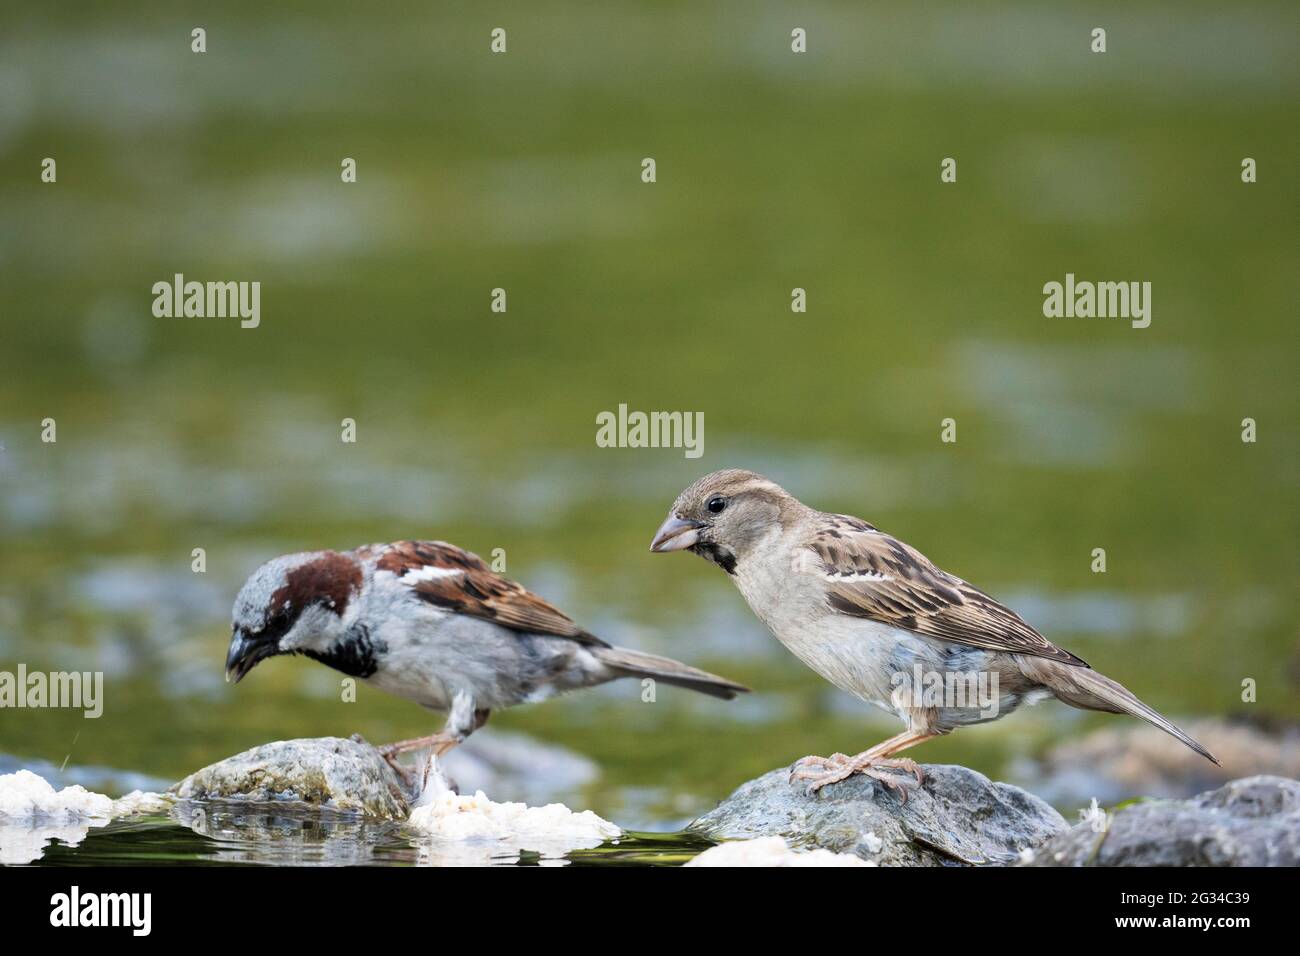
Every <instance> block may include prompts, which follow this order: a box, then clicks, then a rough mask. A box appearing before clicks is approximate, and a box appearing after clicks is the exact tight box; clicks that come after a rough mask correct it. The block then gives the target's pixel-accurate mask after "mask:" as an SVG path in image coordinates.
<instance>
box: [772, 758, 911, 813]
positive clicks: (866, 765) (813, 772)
mask: <svg viewBox="0 0 1300 956" xmlns="http://www.w3.org/2000/svg"><path fill="white" fill-rule="evenodd" d="M815 768H816V769H815ZM895 770H902V771H905V772H906V773H908V774H910V775H911V776H912V777H914V778H915V783H913V782H912V780H910V779H908V778H907V777H902V778H900V777H899V775H898V774H896V773H894V772H892V771H895ZM855 773H860V774H862V775H863V776H865V777H870V778H872V779H873V780H879V781H880V782H881V783H882V784H884V785H885V786H886V787H887V788H888V789H890V790H894V791H897V792H898V794H899V795H900V796H901V797H902V799H903V802H904V803H906V802H907V796H908V792H909V791H911V790H914V789H916V788H917V787H919V786H921V785H922V784H923V783H924V782H925V771H924V770H922V769H921V766H920V764H918V763H917V762H916V761H915V760H911V759H909V758H907V757H895V758H888V757H866V756H863V755H859V756H857V757H847V756H845V755H844V754H839V753H837V754H833V755H831V756H830V757H804V758H803V759H802V760H798V761H796V762H795V764H794V766H793V767H792V768H791V769H790V782H791V783H794V782H795V781H796V780H808V781H810V782H809V784H808V795H809V796H811V795H813V794H815V793H816V792H817V791H818V790H821V789H822V788H823V787H828V786H830V785H831V784H833V783H839V782H840V781H841V780H847V779H848V778H849V777H851V776H853V775H854V774H855Z"/></svg>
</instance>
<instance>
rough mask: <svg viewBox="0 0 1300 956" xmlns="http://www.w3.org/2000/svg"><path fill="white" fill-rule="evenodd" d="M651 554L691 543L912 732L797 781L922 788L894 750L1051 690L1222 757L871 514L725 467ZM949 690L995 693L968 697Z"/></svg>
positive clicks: (801, 765) (821, 765)
mask: <svg viewBox="0 0 1300 956" xmlns="http://www.w3.org/2000/svg"><path fill="white" fill-rule="evenodd" d="M650 550H651V551H682V550H689V551H693V552H694V553H695V554H698V555H700V556H701V557H704V558H707V559H709V560H710V561H712V562H713V563H715V564H717V565H718V566H719V567H721V568H722V569H723V570H724V571H726V572H727V574H728V575H729V576H730V578H731V580H732V581H733V582H735V584H736V586H737V587H738V588H739V589H740V593H741V594H742V595H743V596H744V598H745V600H746V602H748V604H749V606H750V608H751V609H752V610H753V612H754V613H755V614H756V615H758V617H759V619H760V620H761V621H762V622H763V623H764V624H766V625H767V626H768V628H769V629H770V630H771V631H772V633H773V634H774V635H775V636H776V638H777V639H778V640H779V641H780V642H781V643H782V644H784V645H785V646H786V647H787V648H789V649H790V651H791V652H793V653H794V655H795V656H796V657H798V658H799V659H800V660H801V661H803V662H804V663H805V664H807V665H808V666H809V667H811V668H812V669H813V670H814V671H816V672H817V673H818V674H820V675H821V676H822V677H824V678H825V679H826V680H828V681H830V682H831V683H832V684H834V685H835V686H836V687H838V688H840V689H841V690H844V691H847V692H848V693H850V694H853V695H854V696H856V697H858V698H860V699H861V700H864V701H867V702H868V703H871V704H874V705H876V706H878V707H880V708H882V709H884V710H885V711H887V712H889V713H891V714H894V715H895V716H897V717H898V718H899V719H900V720H901V721H902V722H903V724H904V726H905V728H906V729H905V730H904V731H903V732H902V733H901V734H898V735H897V736H895V737H891V738H890V739H888V740H886V741H884V742H883V743H880V744H877V745H876V746H874V747H871V748H870V749H868V750H864V751H863V752H862V753H860V754H857V755H856V756H846V755H844V754H835V755H833V756H831V757H829V758H826V757H805V758H804V759H803V760H801V761H799V762H798V764H797V765H796V768H795V770H794V773H793V776H794V777H796V778H799V779H807V780H810V781H811V783H810V789H811V790H814V791H815V790H817V789H819V788H821V787H823V786H826V785H827V784H830V783H835V782H837V781H840V780H843V779H845V778H847V777H849V776H851V775H852V774H854V773H864V774H867V775H869V776H872V777H875V778H877V779H879V780H881V781H882V782H884V783H886V784H887V785H889V786H891V787H895V788H900V789H901V788H902V787H903V784H904V783H906V784H907V785H909V786H912V785H914V784H912V781H911V777H907V776H906V775H899V774H898V773H897V771H898V770H904V771H907V772H909V773H911V774H913V775H914V776H915V777H916V783H918V784H919V783H920V782H921V777H922V774H921V771H920V768H919V767H918V766H917V765H916V763H915V762H914V761H912V760H908V759H907V758H896V757H895V756H894V755H895V754H897V753H899V752H900V751H902V750H905V749H906V748H908V747H912V746H914V745H916V744H919V743H921V742H922V741H925V740H929V739H931V738H932V737H937V736H940V735H942V734H947V733H950V732H951V731H953V730H955V729H957V728H958V727H962V726H965V725H967V724H977V723H983V722H986V721H989V720H996V719H997V718H998V717H1004V716H1006V715H1007V714H1009V713H1011V712H1012V711H1014V710H1015V709H1016V708H1017V707H1019V706H1020V705H1021V704H1026V703H1036V702H1038V701H1039V700H1042V699H1044V698H1046V697H1055V698H1056V699H1057V700H1060V701H1063V702H1065V703H1067V704H1070V705H1071V706H1074V707H1080V708H1083V709H1085V710H1099V711H1106V712H1107V713H1116V714H1119V713H1122V714H1130V715H1132V716H1134V717H1140V718H1142V719H1143V720H1145V721H1148V722H1150V723H1152V724H1154V725H1155V726H1157V727H1159V728H1160V729H1161V730H1163V731H1165V732H1166V733H1168V734H1171V735H1173V736H1174V737H1176V738H1178V739H1179V740H1181V741H1182V742H1183V743H1184V744H1186V745H1187V746H1188V747H1191V748H1192V749H1193V750H1195V751H1196V752H1197V753H1199V754H1201V755H1202V756H1204V757H1206V758H1207V759H1209V760H1213V761H1214V762H1215V763H1218V762H1219V761H1218V760H1217V759H1215V757H1214V755H1213V754H1211V753H1210V752H1209V751H1208V750H1206V749H1205V748H1204V747H1202V746H1201V745H1200V744H1198V743H1197V742H1196V741H1195V740H1193V739H1192V738H1191V737H1189V736H1188V735H1187V734H1186V733H1184V732H1183V731H1182V730H1180V729H1179V728H1178V727H1176V726H1174V724H1173V723H1171V722H1170V721H1169V720H1167V719H1166V718H1164V717H1162V716H1161V715H1160V714H1158V713H1156V711H1154V710H1152V709H1151V708H1150V707H1148V706H1147V705H1146V704H1144V703H1142V701H1140V700H1138V699H1137V697H1135V696H1134V695H1133V694H1131V693H1130V692H1129V691H1128V690H1126V689H1125V688H1123V687H1121V686H1120V685H1119V684H1118V683H1116V682H1115V681H1113V680H1111V679H1110V678H1109V677H1105V676H1103V675H1102V674H1099V673H1097V672H1096V671H1095V670H1093V669H1092V668H1091V667H1089V666H1088V665H1087V664H1086V663H1085V662H1084V661H1082V660H1080V659H1079V658H1078V657H1075V656H1074V655H1073V654H1071V653H1070V652H1069V651H1065V650H1062V649H1061V648H1059V647H1057V646H1056V645H1055V644H1053V643H1051V642H1050V641H1049V640H1047V638H1045V637H1043V635H1041V634H1039V633H1038V632H1037V631H1036V630H1034V629H1033V628H1032V627H1030V626H1029V625H1028V624H1026V623H1025V622H1024V621H1023V620H1022V619H1021V618H1020V617H1019V615H1017V614H1016V613H1015V612H1014V611H1012V610H1011V609H1009V608H1007V607H1005V606H1004V605H1002V604H1000V603H998V602H997V601H995V600H994V599H993V598H991V597H989V596H988V595H987V594H985V593H984V592H983V591H980V590H979V589H977V588H975V587H973V586H972V585H970V584H967V583H966V582H965V581H963V580H962V579H961V578H959V577H956V576H954V575H952V574H949V573H947V572H946V571H943V570H941V569H940V568H938V567H936V566H935V565H934V564H933V563H932V562H931V561H930V560H929V559H928V558H926V557H925V556H924V555H923V554H921V553H920V552H919V551H917V550H916V549H915V548H913V547H911V546H910V545H907V544H904V543H903V542H902V541H899V540H898V539H897V538H893V537H890V536H889V535H887V534H885V533H884V532H882V531H878V530H877V529H876V528H874V527H873V526H871V525H870V524H868V523H867V522H865V521H863V520H862V519H860V518H854V517H851V516H849V515H842V514H827V513H825V512H821V511H817V510H816V509H814V508H810V507H808V506H807V505H805V504H803V503H802V502H800V501H799V500H798V499H796V498H795V497H794V496H792V495H790V494H789V493H788V492H786V491H785V489H783V488H781V487H780V486H779V485H777V484H775V483H774V482H772V481H770V480H768V479H767V478H764V477H763V476H762V475H759V474H755V473H754V472H751V471H741V470H726V471H718V472H714V473H713V474H710V475H706V476H705V477H703V478H701V479H700V480H699V481H697V482H695V484H693V485H691V486H690V487H689V488H687V489H686V490H685V491H683V492H682V493H681V495H679V496H678V498H677V500H676V501H675V502H674V503H673V506H672V509H671V510H670V511H669V513H668V517H667V519H666V520H665V521H664V523H663V524H662V525H661V526H660V528H659V531H658V532H657V533H656V534H655V537H654V541H653V542H652V543H651V545H650ZM972 677H974V678H976V679H977V680H976V682H975V683H972V682H971V680H970V679H971V678H972ZM950 687H951V688H954V689H956V688H958V687H960V688H961V689H962V691H963V692H964V691H966V690H976V689H977V688H980V687H982V688H984V689H985V690H986V693H985V694H984V695H982V696H979V697H978V699H975V700H972V699H970V697H966V698H965V699H962V698H961V697H959V696H955V695H954V694H952V693H950V692H949V691H948V690H947V688H950ZM971 696H976V695H971ZM903 794H904V796H906V790H905V789H904V790H903Z"/></svg>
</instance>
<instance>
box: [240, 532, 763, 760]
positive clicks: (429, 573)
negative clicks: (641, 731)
mask: <svg viewBox="0 0 1300 956" xmlns="http://www.w3.org/2000/svg"><path fill="white" fill-rule="evenodd" d="M295 654H301V655H303V656H305V657H308V658H311V659H312V660H315V661H318V662H320V663H322V664H326V665H328V666H329V667H332V668H334V669H335V670H337V671H341V672H342V673H344V674H347V675H348V676H349V677H354V678H357V679H359V680H362V681H365V682H366V683H367V684H369V685H372V686H374V687H377V688H379V689H381V690H384V691H387V692H388V693H390V694H394V695H396V696H398V697H401V698H404V699H406V700H410V701H414V702H415V703H417V704H420V705H422V706H423V707H426V708H428V709H430V710H433V711H437V712H440V713H445V714H446V715H447V719H446V723H445V725H444V726H443V728H442V729H441V730H440V731H438V732H437V733H435V734H432V735H429V736H425V737H417V738H412V739H410V740H403V741H398V742H397V743H393V744H388V745H386V746H383V747H380V748H379V752H380V753H381V754H382V755H383V757H384V759H385V760H386V761H387V762H388V763H389V765H390V766H392V767H393V768H394V770H396V771H397V772H398V774H399V775H400V776H402V777H403V779H404V780H407V781H408V782H409V778H408V777H407V775H406V773H405V771H404V770H403V768H402V767H401V765H400V763H399V762H398V761H397V758H398V757H399V755H401V754H403V753H408V752H411V751H416V750H429V751H430V753H431V754H432V755H433V756H436V757H441V756H442V755H443V754H445V753H446V752H447V751H449V750H451V749H452V748H453V747H455V746H457V745H458V744H460V743H461V742H463V741H464V740H465V738H466V737H468V736H469V735H470V734H472V733H473V732H474V731H475V730H477V729H478V728H479V727H482V726H483V724H484V723H486V721H487V719H488V716H489V715H490V714H491V713H492V712H493V711H495V710H500V709H502V708H505V707H512V706H514V705H516V704H523V703H528V702H535V701H541V700H545V699H547V698H549V697H552V696H555V695H557V694H560V693H563V692H565V691H569V690H574V689H577V688H581V687H594V686H595V685H597V684H604V683H605V682H606V681H611V680H616V679H618V678H622V677H635V678H651V679H653V680H655V681H660V682H663V683H665V684H671V685H675V686H678V687H685V688H688V689H690V690H694V691H699V692H700V693H704V694H709V695H710V696H713V697H718V698H722V699H725V700H730V699H732V698H734V697H735V696H736V695H737V694H739V693H743V692H745V691H747V690H748V689H749V688H747V687H745V686H744V685H743V684H738V683H736V682H734V681H730V680H727V679H726V678H724V677H719V676H717V675H716V674H710V673H707V672H706V671H702V670H698V669H696V668H694V667H689V666H687V665H686V664H682V663H679V662H678V661H675V660H672V659H670V658H667V657H660V656H658V655H656V654H648V653H645V652H642V651H636V650H631V649H629V648H624V647H615V646H613V645H611V644H609V643H607V642H606V641H604V640H602V639H601V638H599V637H597V636H596V635H594V634H592V633H590V632H589V631H586V630H584V629H583V628H581V627H579V626H578V625H577V624H576V623H574V622H573V620H571V619H570V618H569V617H567V616H566V615H565V614H564V613H563V612H561V611H560V610H558V609H557V608H556V607H555V606H554V605H552V604H550V603H548V602H547V601H545V600H543V599H542V598H540V597H538V596H537V595H536V594H533V593H532V592H531V591H529V590H527V589H525V588H524V587H523V586H522V585H519V584H517V583H515V582H514V581H512V580H510V579H508V578H506V577H504V576H502V575H500V574H498V573H496V572H495V571H493V570H492V569H491V568H490V567H489V566H488V565H487V564H486V563H485V562H484V561H483V559H482V558H480V557H479V556H478V555H476V554H474V553H472V552H470V551H465V550H463V549H461V548H458V547H456V546H455V545H453V544H448V543H447V542H445V541H396V542H393V543H391V544H372V545H365V546H363V547H359V548H356V549H354V550H351V551H329V550H327V551H309V552H301V553H296V554H286V555H282V556H281V557H278V558H274V559H272V560H270V561H267V562H266V563H265V564H263V565H261V566H260V567H259V568H257V570H255V571H254V572H253V573H252V575H251V576H250V577H249V578H248V580H247V581H246V582H245V583H244V585H243V587H242V588H240V590H239V594H238V596H237V597H236V598H235V603H234V608H233V610H232V613H231V636H230V649H229V651H228V653H227V655H226V680H227V681H232V682H234V683H238V682H239V681H240V680H242V679H243V678H244V677H246V676H247V675H248V673H249V671H251V670H252V669H253V668H254V667H256V666H257V664H258V663H260V662H261V661H263V660H265V659H267V658H269V657H275V656H280V655H295Z"/></svg>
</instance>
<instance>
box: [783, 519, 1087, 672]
mask: <svg viewBox="0 0 1300 956" xmlns="http://www.w3.org/2000/svg"><path fill="white" fill-rule="evenodd" d="M799 557H800V560H799V566H800V569H801V570H803V571H804V572H805V573H811V574H814V575H816V576H819V577H820V578H821V580H822V581H823V583H824V585H825V587H826V597H827V603H828V604H829V605H830V607H831V608H832V609H833V610H835V611H838V612H840V613H841V614H849V615H852V616H854V617H863V618H868V619H870V620H873V621H879V622H881V623H883V624H892V625H893V626H894V627H900V628H903V629H905V630H908V631H913V632H915V633H917V634H923V635H926V636H928V637H937V638H941V639H943V640H946V641H954V642H956V643H958V644H967V645H969V646H971V647H981V648H985V649H986V650H990V651H1004V652H1007V653H1012V654H1032V655H1034V656H1036V657H1046V658H1051V659H1052V660H1056V661H1061V662H1063V663H1066V664H1079V665H1082V666H1084V667H1087V666H1088V665H1087V664H1086V663H1085V662H1084V661H1083V660H1081V659H1080V658H1078V657H1075V656H1074V655H1073V654H1071V653H1070V652H1069V651H1065V650H1062V649H1061V648H1059V647H1057V646H1056V645H1055V644H1053V643H1052V642H1051V641H1049V640H1048V639H1047V638H1045V637H1043V635H1041V634H1039V633H1038V632H1037V631H1036V630H1034V629H1033V628H1032V627H1030V626H1029V625H1028V624H1026V623H1025V622H1024V621H1023V620H1021V618H1020V616H1019V615H1018V614H1016V612H1015V611H1013V610H1011V609H1010V608H1008V607H1005V606H1003V605H1002V604H999V603H998V602H997V601H995V600H993V598H991V597H989V596H988V595H987V594H985V593H984V592H983V591H981V590H979V589H978V588H976V587H974V586H972V585H970V584H967V583H966V582H965V581H963V580H962V579H961V578H959V577H956V576H954V575H951V574H949V573H948V572H946V571H944V570H942V569H941V568H938V567H936V566H935V565H934V564H933V563H932V562H931V561H930V559H929V558H927V557H926V556H925V555H923V554H921V552H919V551H917V550H916V549H915V548H913V547H911V546H910V545H908V544H904V543H903V542H902V541H899V540H897V539H895V538H891V537H890V536H889V535H887V534H884V533H882V532H880V531H877V530H876V529H875V528H873V527H872V526H871V525H869V524H867V523H866V522H865V521H861V520H860V519H857V518H851V517H849V516H847V515H828V516H827V520H826V521H825V522H823V523H822V524H821V525H820V526H819V527H818V529H817V530H816V531H815V532H814V533H813V535H812V536H811V538H810V539H809V540H808V542H807V543H806V544H805V546H804V548H803V549H802V550H801V551H800V552H799Z"/></svg>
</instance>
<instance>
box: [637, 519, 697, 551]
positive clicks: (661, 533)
mask: <svg viewBox="0 0 1300 956" xmlns="http://www.w3.org/2000/svg"><path fill="white" fill-rule="evenodd" d="M702 527H704V525H703V523H702V522H699V521H691V520H690V519H689V518H679V517H677V515H675V514H673V513H672V512H669V513H668V517H667V518H665V519H664V523H663V524H661V525H660V526H659V530H658V531H656V532H655V539H654V540H653V541H651V542H650V550H651V551H684V550H685V549H687V548H689V547H691V545H693V544H695V542H696V541H697V540H699V537H700V528H702Z"/></svg>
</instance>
